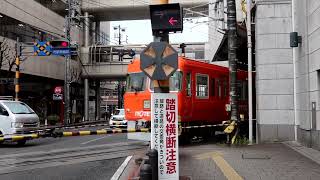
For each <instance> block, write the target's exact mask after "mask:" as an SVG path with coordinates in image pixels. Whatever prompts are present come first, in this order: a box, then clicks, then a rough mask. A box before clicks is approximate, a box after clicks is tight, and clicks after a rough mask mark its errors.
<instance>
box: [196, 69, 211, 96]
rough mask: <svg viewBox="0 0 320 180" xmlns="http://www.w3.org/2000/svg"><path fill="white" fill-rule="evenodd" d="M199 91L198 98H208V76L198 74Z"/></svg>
mask: <svg viewBox="0 0 320 180" xmlns="http://www.w3.org/2000/svg"><path fill="white" fill-rule="evenodd" d="M196 81H197V89H196V95H197V97H202V98H205V97H208V94H209V77H208V75H202V74H197V76H196Z"/></svg>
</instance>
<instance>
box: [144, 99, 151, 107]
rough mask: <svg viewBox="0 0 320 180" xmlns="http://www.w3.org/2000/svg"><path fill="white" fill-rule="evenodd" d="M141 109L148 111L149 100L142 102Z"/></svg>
mask: <svg viewBox="0 0 320 180" xmlns="http://www.w3.org/2000/svg"><path fill="white" fill-rule="evenodd" d="M143 108H144V109H150V108H151V102H150V100H144V101H143Z"/></svg>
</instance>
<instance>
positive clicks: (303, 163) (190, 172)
mask: <svg viewBox="0 0 320 180" xmlns="http://www.w3.org/2000/svg"><path fill="white" fill-rule="evenodd" d="M300 148H301V147H300ZM314 153H317V152H314ZM319 154H320V152H319ZM315 156H316V155H315ZM319 158H320V156H319ZM180 175H181V176H187V177H190V178H191V179H192V180H224V179H246V180H273V179H274V180H278V179H279V180H286V179H290V180H291V179H294V180H300V179H301V180H306V179H308V180H313V179H314V180H318V179H320V165H319V164H317V163H316V162H314V161H312V160H310V159H309V158H307V157H305V156H303V155H301V154H300V153H298V152H296V151H295V150H293V149H291V148H289V147H288V146H287V145H284V144H261V145H252V146H240V147H228V146H226V145H214V144H210V145H199V146H196V145H195V146H189V147H188V146H185V147H180Z"/></svg>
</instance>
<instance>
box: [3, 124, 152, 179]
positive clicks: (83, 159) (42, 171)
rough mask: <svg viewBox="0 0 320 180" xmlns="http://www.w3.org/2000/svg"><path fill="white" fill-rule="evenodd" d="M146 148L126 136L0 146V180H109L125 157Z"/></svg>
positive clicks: (98, 136)
mask: <svg viewBox="0 0 320 180" xmlns="http://www.w3.org/2000/svg"><path fill="white" fill-rule="evenodd" d="M100 129H101V128H100ZM147 147H148V146H147V145H146V143H142V142H139V141H132V140H127V136H126V134H108V135H90V136H75V137H63V138H41V139H35V140H32V141H28V142H27V144H26V145H25V146H22V147H19V146H17V145H16V144H13V143H5V144H2V145H0V179H1V180H2V179H4V180H6V179H8V180H38V179H39V180H40V179H41V180H42V179H48V180H51V179H52V180H59V179H63V180H78V179H79V180H82V179H83V180H87V179H90V180H91V179H93V180H102V179H103V180H109V179H110V178H111V177H112V176H113V174H114V173H115V172H116V171H117V169H118V168H119V166H120V165H121V164H122V163H123V161H124V159H125V158H126V157H127V156H130V155H134V154H135V153H139V152H141V151H144V150H145V149H146V148H147Z"/></svg>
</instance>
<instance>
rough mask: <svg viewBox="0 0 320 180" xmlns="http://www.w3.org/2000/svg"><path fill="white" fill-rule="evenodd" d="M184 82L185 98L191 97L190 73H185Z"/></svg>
mask: <svg viewBox="0 0 320 180" xmlns="http://www.w3.org/2000/svg"><path fill="white" fill-rule="evenodd" d="M186 81H187V83H186V84H187V88H186V90H187V96H191V73H187V76H186Z"/></svg>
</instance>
